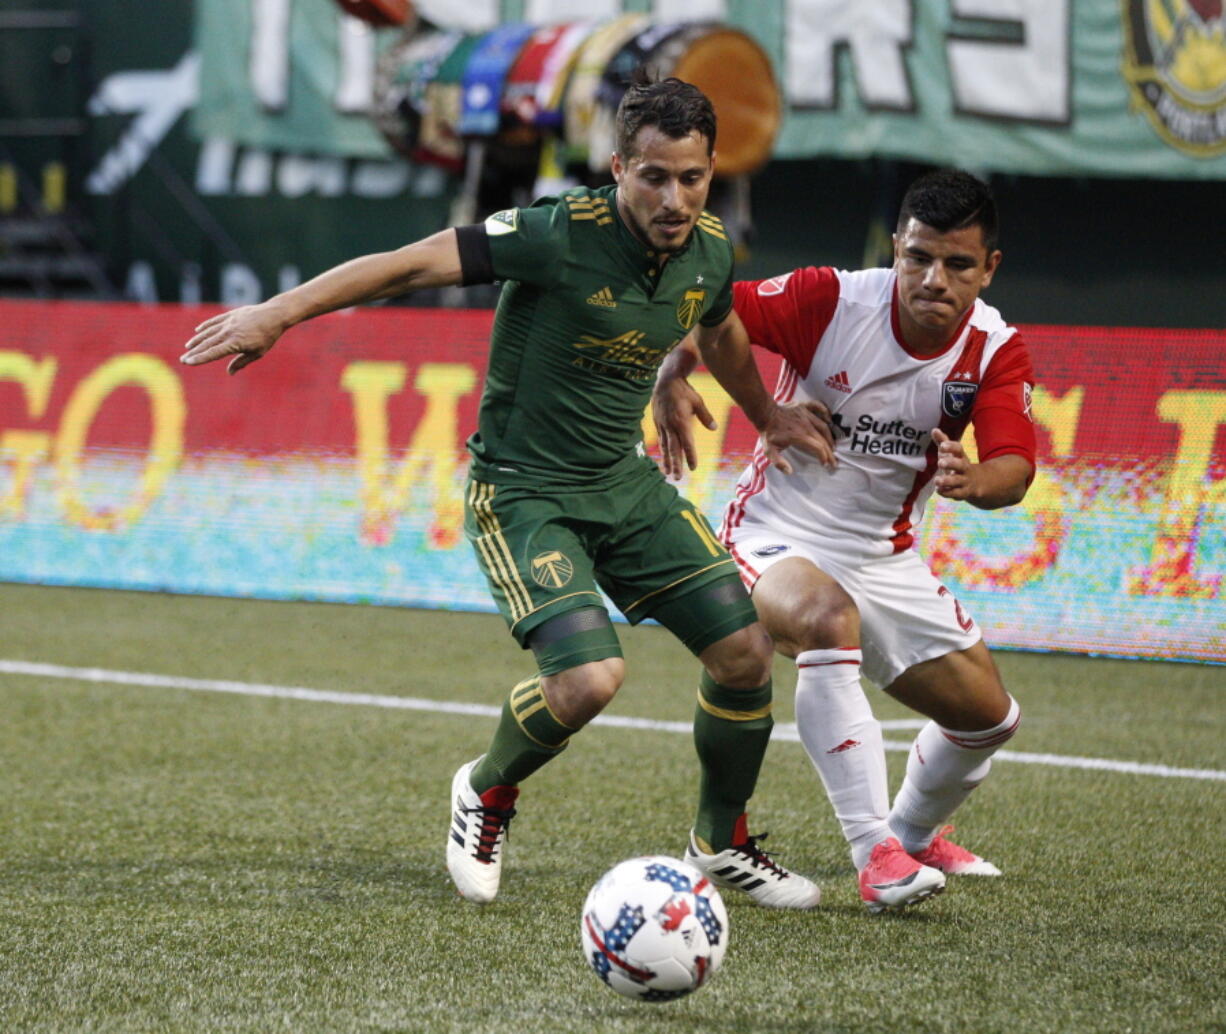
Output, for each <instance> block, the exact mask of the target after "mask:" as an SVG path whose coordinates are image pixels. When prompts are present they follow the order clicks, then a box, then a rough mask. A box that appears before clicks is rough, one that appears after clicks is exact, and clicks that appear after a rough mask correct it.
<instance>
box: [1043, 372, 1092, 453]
mask: <svg viewBox="0 0 1226 1034" xmlns="http://www.w3.org/2000/svg"><path fill="white" fill-rule="evenodd" d="M1085 394H1086V390H1085V388H1083V387H1081V386H1080V385H1078V386H1077V387H1076V388H1070V389H1069V390H1068V391H1067V392H1065V393H1064V394H1063V395H1061V396H1060V398H1056V396H1055V395H1053V394H1051V392H1049V391H1048V390H1047V389H1046V388H1044V387H1043V386H1042V385H1039V384H1036V385H1035V386H1034V391H1033V393H1032V397H1031V410H1032V415H1033V416H1034V422H1035V423H1036V424H1040V425H1042V426H1043V427H1046V428H1047V431H1048V434H1050V435H1051V454H1052V455H1053V456H1071V455H1072V454H1073V443H1074V442H1075V441H1076V440H1077V425H1078V424H1079V423H1080V422H1081V403H1082V402H1083V401H1084V399H1085Z"/></svg>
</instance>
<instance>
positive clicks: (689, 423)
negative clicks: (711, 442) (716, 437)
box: [651, 377, 719, 478]
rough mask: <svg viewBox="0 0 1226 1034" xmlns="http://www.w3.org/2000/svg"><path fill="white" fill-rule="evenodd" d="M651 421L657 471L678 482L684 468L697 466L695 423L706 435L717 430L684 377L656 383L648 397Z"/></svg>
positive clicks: (713, 419)
mask: <svg viewBox="0 0 1226 1034" xmlns="http://www.w3.org/2000/svg"><path fill="white" fill-rule="evenodd" d="M651 418H652V420H653V421H654V422H655V425H656V435H657V437H658V438H659V440H660V469H661V470H662V471H664V476H665V477H669V478H679V477H681V475H682V474H683V473H685V468H686V467H688V468H689V469H690V470H693V469H694V468H695V467H697V466H698V451H697V448H696V447H695V445H694V420H695V419H697V420H698V421H700V422H701V423H702V426H703V427H705V428H706V429H707V430H708V431H714V430H715V429H716V428H717V427H718V426H719V425H718V424H717V423H716V422H715V418H714V417H713V416H711V411H710V410H709V409H707V404H706V403H705V402H703V400H702V396H701V395H699V394H698V392H697V391H695V390H694V389H693V387H691V385H690V382H689V381H687V380H686V379H685V378H684V377H673V378H670V379H665V380H660V381H657V382H656V387H655V391H653V392H652V395H651ZM683 464H684V466H683Z"/></svg>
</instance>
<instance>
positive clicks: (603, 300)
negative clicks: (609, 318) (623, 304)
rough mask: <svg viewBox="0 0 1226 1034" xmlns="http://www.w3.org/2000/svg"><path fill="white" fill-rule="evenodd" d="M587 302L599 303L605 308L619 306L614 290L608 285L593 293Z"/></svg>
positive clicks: (591, 303) (590, 303) (589, 303)
mask: <svg viewBox="0 0 1226 1034" xmlns="http://www.w3.org/2000/svg"><path fill="white" fill-rule="evenodd" d="M587 303H588V305H599V306H601V307H602V308H605V309H616V308H617V299H616V298H614V297H613V292H612V291H610V290H609V289H608V288H607V287H602V288H601V289H600V290H599V291H597V292H596V293H595V294H593V295H591V296H590V297H589V298H588V300H587Z"/></svg>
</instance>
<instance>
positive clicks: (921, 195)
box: [898, 169, 1000, 254]
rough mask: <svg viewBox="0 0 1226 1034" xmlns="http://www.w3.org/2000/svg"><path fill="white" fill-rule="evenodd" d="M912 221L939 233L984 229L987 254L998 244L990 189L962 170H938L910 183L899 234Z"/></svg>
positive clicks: (994, 202) (995, 218)
mask: <svg viewBox="0 0 1226 1034" xmlns="http://www.w3.org/2000/svg"><path fill="white" fill-rule="evenodd" d="M912 218H914V219H917V220H919V222H921V223H924V224H925V225H926V226H931V227H932V228H933V229H934V230H937V231H938V232H940V233H948V232H949V231H950V230H964V229H966V228H967V227H970V226H978V227H980V228H981V229H982V230H983V243H984V246H985V247H986V248H987V251H988V254H991V253H992V252H993V251H995V250H996V249H997V247H999V245H1000V223H999V220H998V218H997V215H996V199H995V198H994V197H993V196H992V190H991V188H990V187H989V186H988V185H987V184H986V183H984V182H983V180H981V179H977V178H976V177H974V176H972V175H971V174H970V173H969V172H963V171H962V170H961V169H938V170H937V171H936V172H929V173H925V174H924V175H923V176H921V177H920V178H919V179H917V180H916V181H915V182H914V183H912V184H911V186H910V187H908V188H907V193H906V194H905V195H904V197H903V199H902V208H901V209H900V210H899V212H898V232H899V233H901V232H902V231H903V229H904V228H905V227H906V225H907V220H908V219H912Z"/></svg>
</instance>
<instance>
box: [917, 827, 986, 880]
mask: <svg viewBox="0 0 1226 1034" xmlns="http://www.w3.org/2000/svg"><path fill="white" fill-rule="evenodd" d="M953 831H954V827H953V826H946V827H945V828H944V829H943V830H941V832H940V833H938V834H937V835H936V839H935V840H933V841H932V843H931V844H929V845H928V846H927V847H926V848H924V850H922V851H917V852H916V853H915V854H913V855H912V856H911V857H912V858H914V859H915V860H916V861H917V862H919V863H920V864H921V865H930V866H932V868H934V869H940V870H941V872H943V873H947V874H948V875H950V876H999V875H1000V874H1001V873H1000V870H999V869H998V868H996V866H995V865H993V864H992V863H991V862H989V861H988V860H987V859H985V858H980V857H979V855H977V854H972V853H971V852H970V851H968V850H967V849H966V848H965V847H959V846H958V845H957V844H955V843H954V842H953V841H952V840H947V839H946V838H945V834H946V833H952V832H953Z"/></svg>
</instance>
